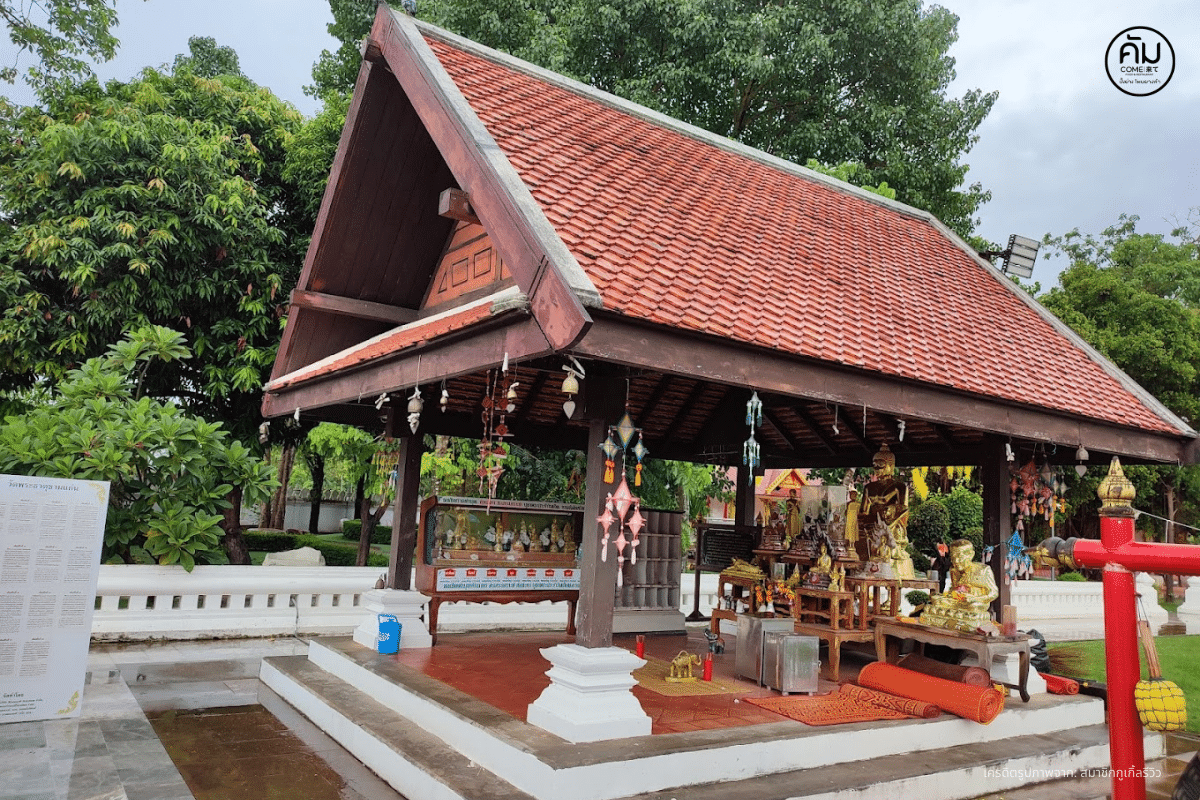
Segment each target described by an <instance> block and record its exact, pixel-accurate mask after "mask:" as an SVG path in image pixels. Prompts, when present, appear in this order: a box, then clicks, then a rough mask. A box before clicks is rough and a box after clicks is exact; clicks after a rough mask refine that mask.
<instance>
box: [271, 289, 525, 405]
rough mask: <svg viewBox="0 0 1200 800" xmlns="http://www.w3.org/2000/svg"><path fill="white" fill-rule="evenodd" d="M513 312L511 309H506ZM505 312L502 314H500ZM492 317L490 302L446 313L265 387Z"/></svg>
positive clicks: (391, 352)
mask: <svg viewBox="0 0 1200 800" xmlns="http://www.w3.org/2000/svg"><path fill="white" fill-rule="evenodd" d="M506 310H511V309H506ZM501 313H503V312H501ZM493 316H498V315H497V314H494V313H493V308H492V304H491V302H490V301H487V300H485V301H484V302H476V303H472V304H469V305H466V306H463V307H461V308H459V309H455V310H453V311H450V312H446V313H444V314H438V315H437V316H434V317H430V318H429V319H424V320H418V321H417V322H412V323H409V324H407V325H403V326H401V327H399V328H396V329H394V330H391V331H388V332H387V333H384V334H382V335H380V336H376V337H374V338H373V339H368V340H367V341H365V342H363V343H362V344H360V345H357V346H355V347H351V348H347V349H346V350H343V351H341V352H340V353H336V354H334V355H332V356H330V357H329V358H326V359H322V360H321V361H317V362H314V363H312V364H309V365H308V366H305V367H301V368H300V369H298V370H295V371H293V372H289V373H288V374H286V375H281V376H280V377H279V378H277V379H275V380H273V381H271V382H270V383H268V384H267V385H266V389H267V390H268V391H274V390H279V389H283V388H285V387H288V386H292V385H294V384H297V383H303V382H304V381H306V380H310V379H312V378H316V377H320V376H324V375H332V374H334V373H337V372H339V371H341V370H343V369H347V368H350V367H355V366H358V365H360V364H365V363H367V362H368V361H374V360H375V359H377V358H382V357H384V356H391V355H395V354H397V353H401V352H403V351H404V350H407V349H408V348H410V347H413V346H415V345H418V344H421V343H423V342H428V341H430V340H432V339H436V338H438V337H439V336H445V335H446V334H448V333H453V332H454V331H460V330H463V329H464V328H467V327H469V326H471V325H475V324H477V323H480V322H482V321H484V320H486V319H490V318H491V317H493Z"/></svg>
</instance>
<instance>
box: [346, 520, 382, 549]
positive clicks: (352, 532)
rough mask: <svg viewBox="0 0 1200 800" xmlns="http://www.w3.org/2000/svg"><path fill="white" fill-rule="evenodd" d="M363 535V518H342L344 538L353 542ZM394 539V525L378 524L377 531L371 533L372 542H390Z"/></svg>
mask: <svg viewBox="0 0 1200 800" xmlns="http://www.w3.org/2000/svg"><path fill="white" fill-rule="evenodd" d="M360 536H362V520H361V519H344V520H342V538H343V539H348V540H350V541H352V542H357V541H358V539H359V537H360ZM391 541H392V526H390V525H376V526H375V531H374V532H373V533H372V534H371V544H390V543H391Z"/></svg>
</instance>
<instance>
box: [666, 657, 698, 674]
mask: <svg viewBox="0 0 1200 800" xmlns="http://www.w3.org/2000/svg"><path fill="white" fill-rule="evenodd" d="M698 666H700V656H697V655H692V654H691V653H689V652H688V651H686V650H680V651H679V655H677V656H675V657H674V658H672V659H671V674H670V675H668V676H667V680H672V679H674V680H677V681H690V680H695V676H694V675H692V667H698Z"/></svg>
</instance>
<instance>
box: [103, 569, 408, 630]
mask: <svg viewBox="0 0 1200 800" xmlns="http://www.w3.org/2000/svg"><path fill="white" fill-rule="evenodd" d="M385 571H386V570H381V569H380V568H379V567H254V566H244V567H243V566H198V567H196V568H195V569H193V570H192V571H191V572H187V571H185V570H184V569H183V567H177V566H176V567H162V566H140V565H111V564H105V565H101V567H100V577H99V580H98V582H97V585H96V595H97V600H98V603H97V606H96V610H95V613H94V614H93V616H92V638H93V639H98V640H101V641H114V640H122V639H134V640H138V639H203V638H210V637H233V636H278V635H285V634H322V633H349V632H350V631H351V630H353V629H354V627H355V626H357V625H358V624H359V622H361V621H362V617H363V613H364V612H363V611H362V610H361V609H360V608H359V607H358V605H359V598H360V596H361V595H362V593H364V592H366V591H368V590H370V589H373V588H375V581H377V580H378V579H379V576H380V575H381V574H382V573H383V572H385Z"/></svg>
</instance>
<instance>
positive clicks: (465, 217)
mask: <svg viewBox="0 0 1200 800" xmlns="http://www.w3.org/2000/svg"><path fill="white" fill-rule="evenodd" d="M438 214H439V215H440V216H443V217H446V218H448V219H455V220H458V221H459V222H469V223H471V224H472V225H482V224H483V223H481V222H480V221H479V217H477V216H475V209H473V208H471V197H470V195H468V194H467V193H466V192H464V191H463V190H462V189H453V188H452V189H446V190H444V191H443V192H442V193H441V194H440V195H438Z"/></svg>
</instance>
